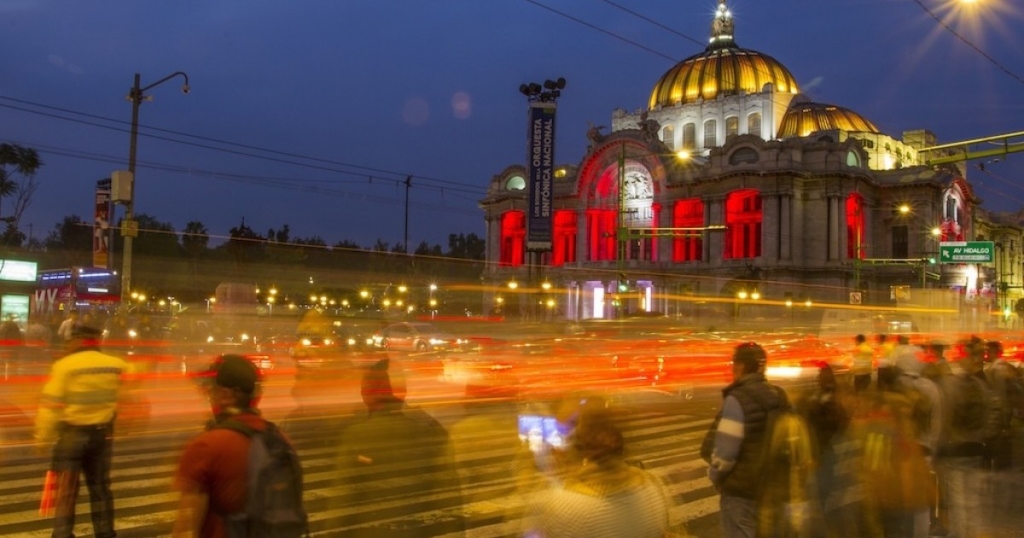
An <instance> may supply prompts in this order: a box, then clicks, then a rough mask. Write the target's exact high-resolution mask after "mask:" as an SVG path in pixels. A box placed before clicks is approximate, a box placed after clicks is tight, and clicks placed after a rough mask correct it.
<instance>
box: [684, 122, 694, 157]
mask: <svg viewBox="0 0 1024 538" xmlns="http://www.w3.org/2000/svg"><path fill="white" fill-rule="evenodd" d="M683 149H685V150H686V151H693V150H695V149H697V124H695V123H687V124H686V125H683Z"/></svg>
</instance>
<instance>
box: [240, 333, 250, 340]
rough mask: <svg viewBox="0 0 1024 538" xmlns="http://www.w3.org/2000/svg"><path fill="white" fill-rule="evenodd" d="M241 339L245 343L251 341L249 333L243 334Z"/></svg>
mask: <svg viewBox="0 0 1024 538" xmlns="http://www.w3.org/2000/svg"><path fill="white" fill-rule="evenodd" d="M241 339H242V341H243V342H245V341H247V340H249V335H248V333H242V336H241Z"/></svg>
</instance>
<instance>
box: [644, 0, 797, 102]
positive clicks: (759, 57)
mask: <svg viewBox="0 0 1024 538" xmlns="http://www.w3.org/2000/svg"><path fill="white" fill-rule="evenodd" d="M733 31H734V21H733V19H732V13H731V12H730V11H729V9H728V8H727V7H726V5H725V2H724V0H720V1H719V4H718V11H717V12H716V14H715V19H714V21H713V22H712V25H711V44H710V45H708V46H707V48H706V49H704V52H702V53H700V54H696V55H693V56H690V57H689V58H687V59H685V60H683V61H681V62H679V63H678V64H676V65H675V66H674V67H673V68H672V69H669V70H668V72H667V73H665V74H664V75H662V76H661V78H660V79H658V82H657V84H655V85H654V90H653V91H651V98H650V101H649V102H648V108H649V109H654V108H657V107H670V106H675V105H681V104H685V103H692V102H695V101H697V100H698V99H703V100H705V101H710V100H712V99H715V98H716V97H718V96H719V95H738V94H739V93H741V92H742V93H757V92H760V91H761V90H762V89H763V88H764V86H765V84H772V85H773V86H774V89H775V91H777V92H784V93H791V94H797V93H799V91H800V90H799V88H798V87H797V84H796V78H794V77H793V74H792V73H790V72H789V69H786V66H784V65H782V64H781V63H779V61H778V60H776V59H775V58H772V57H771V56H768V55H767V54H761V53H760V52H757V51H755V50H749V49H741V48H739V47H737V46H736V43H735V42H734V41H733Z"/></svg>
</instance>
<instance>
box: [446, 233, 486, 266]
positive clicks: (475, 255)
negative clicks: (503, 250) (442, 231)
mask: <svg viewBox="0 0 1024 538" xmlns="http://www.w3.org/2000/svg"><path fill="white" fill-rule="evenodd" d="M486 252H487V244H486V243H485V242H484V240H483V239H481V238H479V237H477V235H476V234H474V233H470V234H468V235H466V234H458V235H456V234H448V256H450V257H452V258H463V259H467V260H482V259H484V255H485V254H486Z"/></svg>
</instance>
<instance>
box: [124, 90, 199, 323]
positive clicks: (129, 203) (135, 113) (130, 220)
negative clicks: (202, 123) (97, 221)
mask: <svg viewBox="0 0 1024 538" xmlns="http://www.w3.org/2000/svg"><path fill="white" fill-rule="evenodd" d="M177 76H181V77H182V78H184V79H185V83H184V84H183V85H182V86H181V92H182V93H188V92H189V91H190V88H189V86H188V75H186V74H185V72H184V71H175V72H174V73H171V74H170V75H167V76H166V77H164V78H162V79H160V80H158V81H156V82H154V83H152V84H150V85H148V86H142V85H141V84H142V82H141V75H139V74H138V73H135V83H134V84H133V85H132V88H131V90H129V91H128V97H127V98H128V100H129V101H131V102H132V130H131V140H130V142H129V146H128V176H129V177H128V182H129V185H128V186H127V194H128V199H127V200H125V201H124V206H125V212H124V224H123V226H122V228H121V235H122V236H124V251H123V252H122V254H121V256H122V257H123V260H122V269H121V304H122V305H124V304H125V298H126V296H127V294H129V293H131V287H132V240H133V238H134V237H135V236H136V235H138V233H139V231H138V227H137V225H136V223H135V149H136V146H137V145H138V139H139V106H140V105H142V102H143V101H144V100H146V98H147V97H148V96H147V95H146V94H145V92H146V90H148V89H150V88H153V87H155V86H158V85H160V84H163V83H164V82H167V81H168V80H170V79H172V78H174V77H177Z"/></svg>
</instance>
